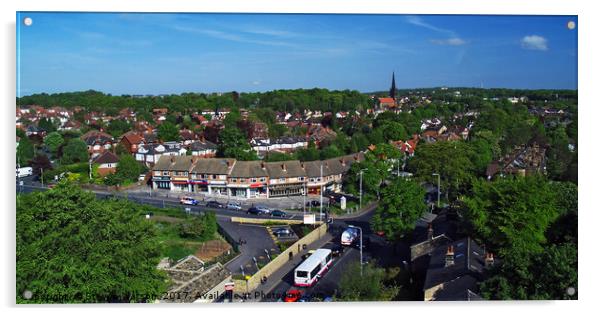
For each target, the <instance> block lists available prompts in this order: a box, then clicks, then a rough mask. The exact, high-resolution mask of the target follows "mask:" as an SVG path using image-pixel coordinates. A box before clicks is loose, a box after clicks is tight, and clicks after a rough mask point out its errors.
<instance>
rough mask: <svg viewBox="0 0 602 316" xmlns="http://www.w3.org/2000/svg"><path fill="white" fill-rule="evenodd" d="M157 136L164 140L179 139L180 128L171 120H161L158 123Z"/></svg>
mask: <svg viewBox="0 0 602 316" xmlns="http://www.w3.org/2000/svg"><path fill="white" fill-rule="evenodd" d="M157 137H159V139H160V140H162V141H164V142H169V141H177V140H179V139H180V130H179V129H178V127H177V126H176V125H175V124H174V123H171V122H167V121H165V122H163V123H162V124H161V125H159V128H158V131H157Z"/></svg>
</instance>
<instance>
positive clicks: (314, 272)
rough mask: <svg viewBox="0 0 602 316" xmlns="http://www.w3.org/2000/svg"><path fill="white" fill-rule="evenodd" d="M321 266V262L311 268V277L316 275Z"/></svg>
mask: <svg viewBox="0 0 602 316" xmlns="http://www.w3.org/2000/svg"><path fill="white" fill-rule="evenodd" d="M321 267H322V265H321V264H319V265H317V266H316V267H315V268H314V269H313V270H311V278H313V277H315V276H316V275H318V272H320V268H321Z"/></svg>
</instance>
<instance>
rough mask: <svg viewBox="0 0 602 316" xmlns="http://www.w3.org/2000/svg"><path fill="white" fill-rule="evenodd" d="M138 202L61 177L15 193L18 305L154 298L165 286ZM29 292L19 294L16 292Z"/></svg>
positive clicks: (156, 244)
mask: <svg viewBox="0 0 602 316" xmlns="http://www.w3.org/2000/svg"><path fill="white" fill-rule="evenodd" d="M137 208H138V206H136V205H135V204H132V203H130V202H127V201H117V200H109V201H102V202H101V201H99V200H97V199H96V198H95V196H94V194H93V193H90V192H85V191H83V190H81V189H79V188H78V187H76V186H74V185H69V184H66V183H60V184H59V185H57V187H55V188H54V189H51V190H48V191H45V192H36V193H30V194H26V195H19V196H18V197H17V215H16V216H17V219H16V222H17V229H16V230H17V236H16V244H17V249H16V260H17V262H16V274H17V276H16V283H17V288H16V293H17V303H106V302H147V301H153V300H154V299H156V298H158V297H159V295H161V293H162V292H163V291H164V290H165V289H166V285H167V284H166V276H165V275H164V274H163V273H162V272H161V271H160V270H158V269H157V268H156V266H157V264H158V263H159V260H160V259H161V258H160V248H159V245H160V243H159V241H158V240H157V232H156V229H155V227H154V226H153V224H152V223H150V222H148V221H147V220H145V219H144V217H143V216H142V214H141V212H140V211H138V210H137ZM26 290H27V291H31V292H32V294H33V296H32V297H31V299H29V300H26V299H24V298H23V296H22V293H24V292H25V291H26Z"/></svg>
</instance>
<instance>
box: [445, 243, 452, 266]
mask: <svg viewBox="0 0 602 316" xmlns="http://www.w3.org/2000/svg"><path fill="white" fill-rule="evenodd" d="M453 265H454V246H449V247H447V253H446V254H445V267H446V268H447V267H450V266H453Z"/></svg>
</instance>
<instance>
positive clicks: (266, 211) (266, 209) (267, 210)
mask: <svg viewBox="0 0 602 316" xmlns="http://www.w3.org/2000/svg"><path fill="white" fill-rule="evenodd" d="M255 208H256V209H258V210H259V211H261V212H262V213H263V214H270V213H271V212H272V211H271V210H270V209H269V208H268V207H267V206H263V205H255Z"/></svg>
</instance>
